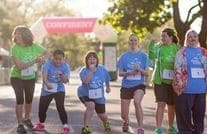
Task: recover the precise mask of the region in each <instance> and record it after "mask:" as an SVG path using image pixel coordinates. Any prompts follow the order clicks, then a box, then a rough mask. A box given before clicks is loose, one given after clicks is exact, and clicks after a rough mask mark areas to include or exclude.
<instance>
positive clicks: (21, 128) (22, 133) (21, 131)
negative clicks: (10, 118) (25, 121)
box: [17, 124, 27, 134]
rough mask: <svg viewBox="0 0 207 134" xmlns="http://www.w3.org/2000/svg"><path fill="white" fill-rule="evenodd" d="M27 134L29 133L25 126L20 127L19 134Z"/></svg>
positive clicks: (18, 128)
mask: <svg viewBox="0 0 207 134" xmlns="http://www.w3.org/2000/svg"><path fill="white" fill-rule="evenodd" d="M26 133H27V131H26V130H25V128H24V125H22V124H20V125H18V127H17V134H26Z"/></svg>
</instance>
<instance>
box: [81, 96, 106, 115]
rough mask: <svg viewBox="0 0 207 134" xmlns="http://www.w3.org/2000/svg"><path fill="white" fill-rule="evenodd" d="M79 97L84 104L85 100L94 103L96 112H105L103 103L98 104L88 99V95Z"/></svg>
mask: <svg viewBox="0 0 207 134" xmlns="http://www.w3.org/2000/svg"><path fill="white" fill-rule="evenodd" d="M79 99H80V101H81V102H82V103H83V104H85V102H89V101H92V102H94V103H95V111H96V113H98V114H102V113H105V112H106V110H105V109H106V108H105V104H98V103H96V102H95V100H93V99H90V98H89V97H88V96H82V97H79Z"/></svg>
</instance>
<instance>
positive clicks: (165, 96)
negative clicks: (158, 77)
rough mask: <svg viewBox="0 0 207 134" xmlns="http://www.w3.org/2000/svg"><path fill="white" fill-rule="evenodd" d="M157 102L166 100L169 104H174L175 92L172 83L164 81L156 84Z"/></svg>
mask: <svg viewBox="0 0 207 134" xmlns="http://www.w3.org/2000/svg"><path fill="white" fill-rule="evenodd" d="M154 92H155V98H156V102H166V103H167V104H168V105H174V96H175V92H174V90H173V87H172V85H170V84H165V83H162V84H160V85H158V84H155V85H154Z"/></svg>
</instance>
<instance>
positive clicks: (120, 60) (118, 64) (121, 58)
mask: <svg viewBox="0 0 207 134" xmlns="http://www.w3.org/2000/svg"><path fill="white" fill-rule="evenodd" d="M117 68H118V69H120V70H124V63H123V55H122V56H121V57H120V58H119V60H118V62H117Z"/></svg>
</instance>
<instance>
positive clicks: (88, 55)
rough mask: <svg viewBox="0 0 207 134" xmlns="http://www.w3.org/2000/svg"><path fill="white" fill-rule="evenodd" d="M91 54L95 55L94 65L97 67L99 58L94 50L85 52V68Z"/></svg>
mask: <svg viewBox="0 0 207 134" xmlns="http://www.w3.org/2000/svg"><path fill="white" fill-rule="evenodd" d="M91 56H93V57H95V58H96V59H97V64H96V67H97V66H98V64H99V59H98V55H97V54H96V52H94V51H89V52H87V54H86V56H85V66H86V68H89V66H88V63H87V61H88V59H89V58H90V57H91Z"/></svg>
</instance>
